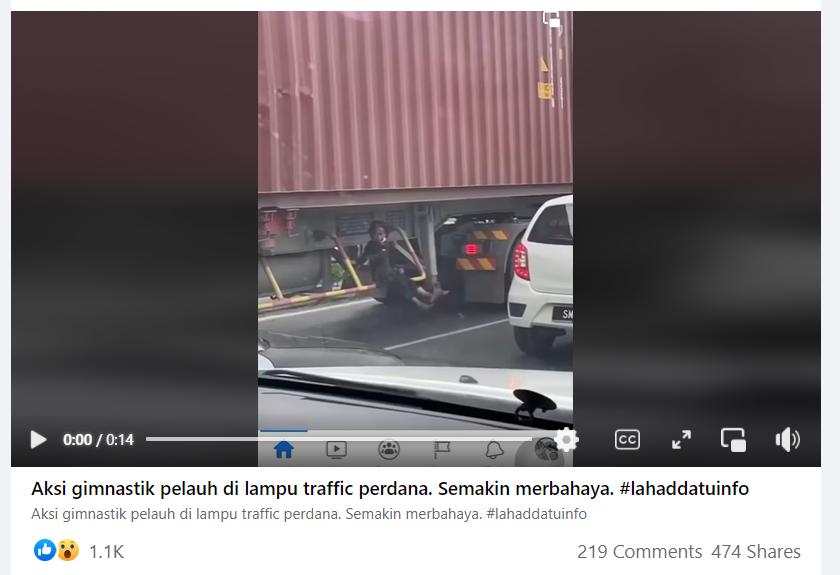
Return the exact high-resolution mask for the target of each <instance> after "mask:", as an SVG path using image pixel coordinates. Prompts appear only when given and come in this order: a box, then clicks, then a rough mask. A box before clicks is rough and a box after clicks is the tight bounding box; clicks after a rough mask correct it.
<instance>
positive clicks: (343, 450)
mask: <svg viewBox="0 0 840 575" xmlns="http://www.w3.org/2000/svg"><path fill="white" fill-rule="evenodd" d="M327 455H329V456H330V457H332V458H333V459H339V458H341V457H344V456H345V455H347V442H346V441H328V442H327Z"/></svg>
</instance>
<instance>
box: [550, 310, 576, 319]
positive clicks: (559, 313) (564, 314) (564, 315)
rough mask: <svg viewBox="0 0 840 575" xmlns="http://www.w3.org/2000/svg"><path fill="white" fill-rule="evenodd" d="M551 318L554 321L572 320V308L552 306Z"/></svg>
mask: <svg viewBox="0 0 840 575" xmlns="http://www.w3.org/2000/svg"><path fill="white" fill-rule="evenodd" d="M551 319H553V320H554V321H570V322H574V309H573V308H571V307H567V306H554V310H552V312H551Z"/></svg>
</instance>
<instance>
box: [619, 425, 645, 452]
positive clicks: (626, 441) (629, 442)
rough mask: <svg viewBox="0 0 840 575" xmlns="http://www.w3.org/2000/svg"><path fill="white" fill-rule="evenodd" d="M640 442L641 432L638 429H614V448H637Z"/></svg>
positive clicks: (623, 449) (622, 449) (628, 449)
mask: <svg viewBox="0 0 840 575" xmlns="http://www.w3.org/2000/svg"><path fill="white" fill-rule="evenodd" d="M641 444H642V433H641V432H640V431H639V430H638V429H616V430H615V448H616V449H619V450H621V451H625V450H627V451H630V450H636V449H639V447H640V446H641Z"/></svg>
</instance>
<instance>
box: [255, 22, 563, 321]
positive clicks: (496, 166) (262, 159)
mask: <svg viewBox="0 0 840 575" xmlns="http://www.w3.org/2000/svg"><path fill="white" fill-rule="evenodd" d="M258 23H259V50H258V66H259V67H258V93H259V97H258V134H259V160H258V169H259V176H258V187H259V189H258V218H257V221H258V260H259V263H258V297H262V298H264V300H263V302H262V303H259V304H258V309H259V310H270V309H276V308H282V307H286V306H290V305H297V304H300V303H301V302H306V301H310V300H315V299H325V298H331V297H342V296H345V295H348V294H365V295H372V296H374V297H376V298H377V299H379V300H380V301H383V302H389V301H390V297H389V294H388V293H387V292H383V291H382V289H381V288H379V289H377V288H376V286H373V285H371V284H372V282H371V280H370V277H369V274H368V272H366V270H365V269H363V268H360V269H358V270H357V269H355V266H354V265H353V261H354V260H355V258H356V257H357V256H358V254H359V250H360V246H362V245H363V244H364V243H366V242H367V241H368V239H369V238H368V235H367V232H368V227H369V225H370V223H371V222H372V221H374V220H381V221H384V222H386V223H387V224H389V226H391V227H392V228H393V230H395V231H394V236H393V239H394V240H396V242H397V247H398V249H399V250H400V251H401V252H402V253H403V254H404V257H405V258H406V262H405V263H406V264H407V267H408V268H409V269H411V270H412V272H413V275H414V279H415V280H416V281H421V282H430V283H431V282H440V283H441V284H442V285H443V286H444V287H445V288H448V289H450V290H453V291H454V292H455V293H456V294H458V295H459V296H460V297H462V298H463V299H464V300H465V301H468V302H489V303H503V302H504V301H505V296H506V292H507V286H508V285H509V281H510V274H511V272H512V263H511V259H512V254H513V251H514V248H515V246H516V243H517V242H518V240H519V238H520V236H521V234H522V233H523V232H524V230H525V227H526V226H527V223H528V221H529V219H530V217H531V216H532V215H533V214H534V212H535V211H536V209H537V208H538V207H539V206H540V205H541V204H542V203H543V202H544V201H545V200H547V199H549V198H551V197H556V196H561V195H565V194H570V193H572V14H571V13H570V12H544V13H543V12H260V13H259V14H258ZM336 264H337V265H338V266H340V267H339V269H340V271H341V274H342V276H343V278H342V279H340V281H339V283H340V284H341V285H337V283H336V281H337V280H339V278H337V277H336V274H335V273H334V272H335V269H336V267H337V266H336ZM268 298H271V299H268Z"/></svg>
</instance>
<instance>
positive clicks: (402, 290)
mask: <svg viewBox="0 0 840 575" xmlns="http://www.w3.org/2000/svg"><path fill="white" fill-rule="evenodd" d="M394 251H396V250H394V249H393V248H391V247H389V246H386V245H384V244H380V243H379V242H377V241H374V240H371V241H369V242H368V243H367V245H366V246H365V251H364V252H363V253H362V257H361V258H360V259H359V261H358V262H356V265H358V266H361V265H363V264H364V263H365V262H366V261H369V262H370V271H371V274H372V275H373V281H374V282H376V285H377V286H379V287H381V288H385V287H387V288H389V289H395V290H396V291H397V292H398V293H399V294H400V295H401V296H402V297H404V298H406V299H409V300H410V299H412V298H413V297H415V296H416V294H417V286H416V285H415V283H414V282H413V281H411V278H410V277H408V275H407V274H406V273H405V270H404V269H403V268H395V267H394V266H393V265H392V263H391V258H392V255H393V253H392V252H394Z"/></svg>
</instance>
